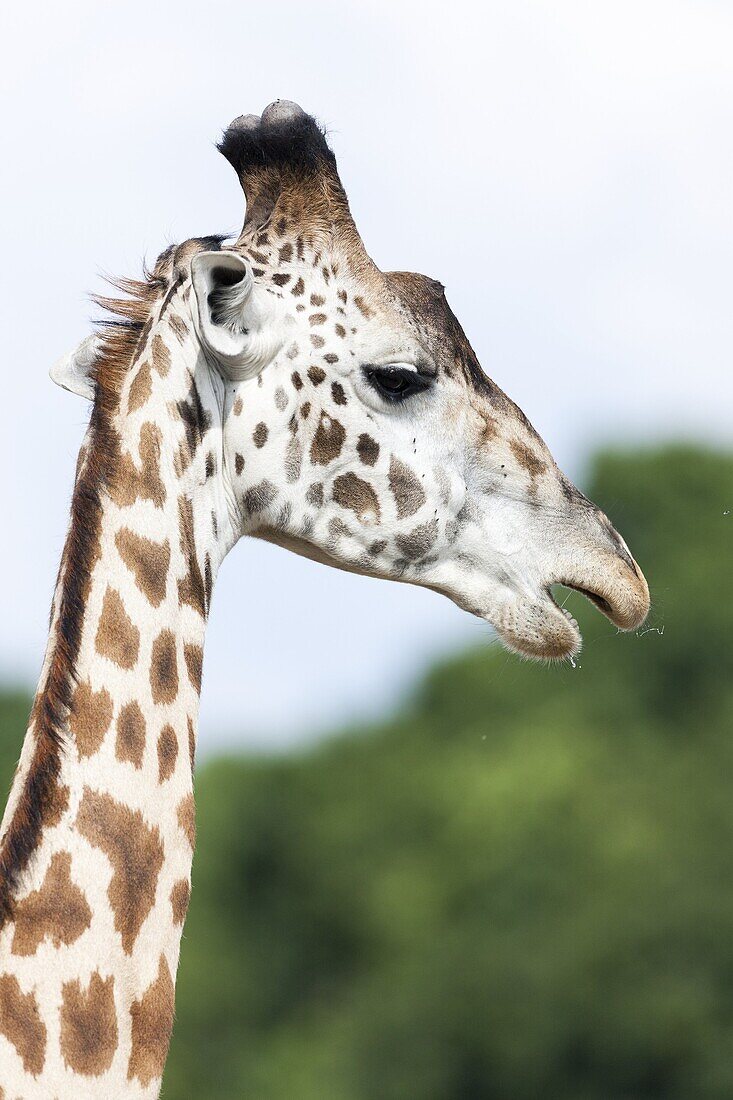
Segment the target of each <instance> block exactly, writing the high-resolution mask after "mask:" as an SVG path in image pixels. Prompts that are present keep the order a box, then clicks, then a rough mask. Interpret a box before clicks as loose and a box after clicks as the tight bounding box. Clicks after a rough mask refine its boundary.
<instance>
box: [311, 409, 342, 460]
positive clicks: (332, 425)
mask: <svg viewBox="0 0 733 1100" xmlns="http://www.w3.org/2000/svg"><path fill="white" fill-rule="evenodd" d="M345 439H346V432H345V431H344V428H343V425H342V424H341V423H340V422H339V421H338V420H334V419H332V418H331V417H330V416H327V415H326V413H325V412H322V413H321V417H320V420H319V421H318V427H317V428H316V434H315V435H314V436H313V442H312V443H311V450H310V456H311V462H312V463H313V465H314V466H327V465H328V464H329V462H333V460H334V458H338V456H339V455H340V454H341V448H342V447H343V445H344V440H345Z"/></svg>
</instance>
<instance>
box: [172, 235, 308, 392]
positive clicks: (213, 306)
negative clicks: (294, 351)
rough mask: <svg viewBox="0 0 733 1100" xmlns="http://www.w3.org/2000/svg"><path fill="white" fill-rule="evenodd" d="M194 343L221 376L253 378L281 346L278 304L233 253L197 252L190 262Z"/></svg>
mask: <svg viewBox="0 0 733 1100" xmlns="http://www.w3.org/2000/svg"><path fill="white" fill-rule="evenodd" d="M191 281H192V283H193V289H194V296H195V299H196V302H195V308H194V309H193V311H192V312H193V320H194V325H195V327H196V331H197V333H198V336H199V339H200V341H201V343H202V345H203V346H204V348H205V349H206V351H207V352H209V354H210V355H211V356H212V357H213V358H214V359H215V361H216V363H217V365H218V366H219V367H220V369H221V370H222V372H223V373H224V374H226V375H227V376H228V377H230V378H233V379H235V380H242V379H245V378H254V377H255V375H257V374H259V373H260V372H261V371H262V370H264V368H265V367H266V366H267V364H268V363H270V362H271V361H272V359H273V358H274V357H275V356H276V355H277V353H278V352H279V351H280V349H281V347H282V346H283V344H284V343H285V334H286V329H287V321H286V317H285V311H284V308H283V305H282V301H281V299H280V298H279V297H278V296H277V295H276V294H274V293H271V292H269V291H267V290H265V289H264V287H262V286H260V284H258V283H257V281H256V280H255V278H254V275H253V274H252V269H251V267H250V266H249V264H248V263H247V261H246V260H245V259H244V257H243V256H240V255H239V253H237V252H231V251H221V252H199V253H197V255H196V256H194V258H193V260H192V261H191Z"/></svg>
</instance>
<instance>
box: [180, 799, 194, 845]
mask: <svg viewBox="0 0 733 1100" xmlns="http://www.w3.org/2000/svg"><path fill="white" fill-rule="evenodd" d="M176 816H177V818H178V824H179V826H180V828H181V829H182V830H183V832H184V833H185V834H186V839H187V840H188V843H189V844H190V845H191V848H193V847H194V846H195V844H196V807H195V805H194V801H193V795H192V794H187V795H184V797H183V798H182V799H181V801H180V802H179V803H178V809H177V811H176Z"/></svg>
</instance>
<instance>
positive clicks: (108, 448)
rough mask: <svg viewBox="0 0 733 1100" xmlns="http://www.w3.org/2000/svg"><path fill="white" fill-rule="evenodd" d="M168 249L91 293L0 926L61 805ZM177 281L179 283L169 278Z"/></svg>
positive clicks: (166, 283)
mask: <svg viewBox="0 0 733 1100" xmlns="http://www.w3.org/2000/svg"><path fill="white" fill-rule="evenodd" d="M173 256H174V250H173V248H172V247H171V248H169V249H167V250H166V251H165V252H163V253H162V254H161V255H160V256H159V257H158V260H157V261H156V264H155V266H154V268H153V270H152V271H147V270H144V275H143V279H142V280H133V279H110V280H108V281H109V282H110V283H111V285H113V286H114V287H115V288H116V289H117V290H119V291H120V292H122V293H124V294H125V295H127V297H125V298H109V297H103V296H98V295H95V296H94V297H93V301H94V302H95V303H96V304H97V305H99V306H100V307H102V308H103V309H104V310H105V311H106V312H107V314H108V315H109V316H107V317H105V318H102V319H101V320H100V321H99V322H98V323H97V327H98V329H99V332H100V336H101V341H100V350H99V353H98V358H97V362H96V364H95V396H94V403H93V405H92V412H91V417H90V421H89V434H88V439H87V443H86V446H85V447H83V448H82V451H81V452H80V455H79V461H78V465H77V475H76V482H75V485H74V492H73V496H72V500H71V521H70V524H69V531H68V535H67V538H66V543H65V545H64V550H63V554H62V556H61V565H60V567H59V581H60V585H59V592H60V598H59V601H58V604H57V605H56V607H55V609H54V612H55V613H54V612H52V628H53V630H54V637H53V642H52V648H51V652H50V658H49V663H48V668H47V673H46V677H45V680H44V683H43V685H42V687H41V688H40V689H39V691H38V693H37V695H36V698H35V700H34V703H33V709H32V711H31V715H30V725H31V727H32V728H33V733H34V737H35V745H34V749H33V754H32V757H31V760H30V763H29V765H28V769H27V772H26V775H25V780H24V783H23V787H22V790H21V793H20V795H19V798H18V801H17V802H16V805H15V807H14V810H13V813H12V816H11V818H10V821H9V824H8V828H7V830H6V832H5V835H4V836H3V838H2V841H1V842H0V929H2V927H3V926H4V924H5V923H6V922H7V921H8V920H9V919H10V918H11V917H12V916H13V909H14V894H15V891H16V890H17V887H18V885H19V878H20V875H21V873H22V872H23V871H24V869H25V868H26V867H27V866H28V863H29V862H30V859H31V857H32V855H33V852H34V851H35V849H36V847H37V845H38V843H39V841H40V837H41V833H42V830H43V827H44V825H45V824H46V823H47V822H48V821H49V819H51V818H52V817H53V815H54V812H55V811H57V810H58V809H59V808H61V809H63V808H64V802H65V793H64V791H63V790H62V789H61V788H60V787H59V784H58V779H59V773H60V769H61V758H62V754H63V752H64V749H65V741H66V737H65V730H66V725H67V721H68V716H69V712H70V709H71V700H72V695H73V691H74V687H75V683H76V662H77V658H78V654H79V647H80V644H81V633H82V626H83V621H84V612H85V609H86V603H87V597H88V593H89V587H90V582H91V573H92V569H93V567H94V563H95V561H96V559H97V555H98V553H99V536H100V531H101V522H102V497H103V492H104V490H105V487H106V486H107V485H108V484H109V483H110V481H111V479H112V477H113V474H114V471H115V470H116V468H117V464H118V459H119V437H118V434H117V430H116V428H115V426H114V417H115V414H116V412H117V409H118V405H119V395H120V389H121V385H122V381H123V380H124V376H125V374H126V373H127V371H128V370H129V369H130V367H131V365H132V364H133V363H134V362H135V359H136V355H137V353H138V349H139V348H142V347H143V346H144V344H145V339H146V337H147V332H148V331H149V329H150V326H151V325H152V319H153V309H154V306H155V304H156V303H157V302H158V301H159V300H160V298H161V295H163V294H164V293H165V292H166V291H169V289H170V283H171V276H172V274H173V263H172V260H173ZM174 285H177V282H175V283H174Z"/></svg>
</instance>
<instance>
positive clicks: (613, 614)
mask: <svg viewBox="0 0 733 1100" xmlns="http://www.w3.org/2000/svg"><path fill="white" fill-rule="evenodd" d="M583 580H585V578H583ZM593 581H594V583H593V584H592V586H591V584H590V583H588V581H585V583H582V582H581V580H580V578H578V577H570V576H562V577H560V578H558V579H557V580H555V581H552V582H550V583H549V584H547V585H545V586H544V587H543V588H541V589H540V591H539V592H538V593H537V594H536V595H534V596H533V595H531V594H530V593H526V592H525V593H524V594H522V595H518V596H516V597H515V598H514V599H511V600H509V601H508V603H506V604H504V605H503V606H502V608H501V609H500V611H499V613H498V614H497V615H496V617H492V619H491V621H492V622H493V625H494V627H495V629H496V631H497V634H498V635H499V637H500V638H501V640H502V642H503V643H504V645H506V646H507V648H508V649H511V650H514V651H515V652H516V653H519V654H521V655H522V656H523V657H533V658H535V659H538V660H545V661H558V660H563V659H569V658H572V657H574V656H575V655H576V654H577V653H579V652H580V647H581V644H582V637H581V634H580V628H579V627H578V623H577V622H576V620H575V618H574V616H573V615H572V613H571V612H570V611H569V610H568V609H567V608H566V607H563V606H561V605H560V604H559V603H558V601H557V599H556V598H555V595H554V594H553V592H552V590H551V584H552V585H554V584H557V585H562V586H563V587H564V588H569V589H572V590H573V591H574V592H579V593H580V594H581V596H585V598H586V599H587V600H589V601H590V603H592V604H593V605H594V607H597V608H598V610H599V611H600V612H601V613H602V614H603V615H605V617H606V618H607V619H610V621H611V622H612V623H613V624H614V626H616V627H618V628H619V630H634V629H636V628H637V627H639V626H640V625H641V624H642V623H643V621H644V619H645V618H646V615H647V612H648V610H649V590H648V588H647V584H646V581H645V580H644V577H643V575H642V573H641V572H640V570H638V567H636V565H635V564H634V567H633V568H632V567H631V566H628V565H626V564H625V563H624V562H620V564H618V565H616V563H613V565H612V566H611V567H610V568H608V564H607V568H606V570H604V572H603V573H601V572H600V571H598V572H595V571H594V573H593Z"/></svg>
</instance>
